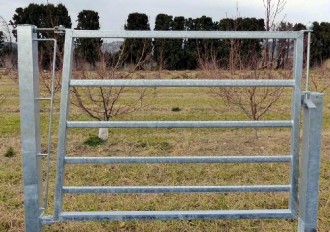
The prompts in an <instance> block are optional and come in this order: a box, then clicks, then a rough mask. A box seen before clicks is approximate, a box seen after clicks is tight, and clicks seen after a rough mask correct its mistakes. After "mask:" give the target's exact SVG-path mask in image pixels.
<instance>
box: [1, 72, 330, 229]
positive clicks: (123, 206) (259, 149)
mask: <svg viewBox="0 0 330 232" xmlns="http://www.w3.org/2000/svg"><path fill="white" fill-rule="evenodd" d="M314 74H315V76H316V77H317V76H318V75H317V73H314ZM136 75H137V76H136V78H150V77H155V78H165V77H167V78H196V77H200V76H201V73H197V72H188V71H182V72H167V71H165V72H145V73H143V72H140V73H137V74H136ZM327 82H328V80H325V79H321V78H320V80H318V84H319V86H326V85H327ZM324 92H325V93H326V95H325V102H324V121H323V123H324V130H323V144H322V165H321V178H320V200H319V205H320V207H319V222H318V225H319V228H318V229H319V231H329V230H330V213H329V212H330V200H329V199H330V187H329V186H330V185H329V181H330V152H329V151H330V147H329V143H328V141H329V139H330V119H329V117H328V115H329V112H330V97H329V95H330V89H325V91H324ZM0 94H6V100H5V102H4V103H3V104H2V105H0V109H1V111H0V120H1V126H0V138H1V139H0V212H1V214H0V231H23V230H24V211H23V189H22V169H21V167H22V163H21V157H20V144H19V143H20V130H19V106H18V104H19V102H18V87H17V85H16V83H14V82H12V81H11V80H10V79H9V78H6V77H3V78H2V79H1V85H0ZM46 94H47V93H46V91H45V95H46ZM289 97H290V93H289V92H285V93H284V94H283V96H282V97H281V99H280V100H279V102H278V103H277V104H276V105H275V106H274V108H273V109H272V110H271V111H270V112H269V113H268V114H267V115H266V116H265V118H266V119H275V118H277V119H287V118H288V117H289V116H290V111H289V107H290V106H289V104H288V99H289ZM58 98H59V97H58V96H57V101H56V104H55V106H56V110H55V112H56V113H55V114H56V115H55V122H54V127H55V133H54V144H53V146H52V148H53V150H54V151H55V149H56V137H57V135H56V133H57V131H56V129H57V120H58V112H59V110H58V106H59V104H58ZM127 98H130V96H129V95H128V96H127ZM173 107H179V108H180V109H181V111H179V112H173V111H172V110H171V109H172V108H173ZM70 111H71V113H70V117H71V119H88V118H87V117H86V116H84V115H82V114H81V112H80V111H79V110H78V109H76V108H74V107H71V108H70ZM119 119H125V120H149V119H150V120H151V119H156V120H215V119H219V120H230V119H232V120H244V119H246V117H245V116H244V115H242V114H241V112H240V111H239V109H236V108H235V107H228V106H226V105H225V104H224V103H223V102H222V101H221V100H219V99H215V98H213V97H211V96H210V94H209V90H207V89H198V88H189V89H188V88H160V89H157V95H156V97H155V96H150V98H149V99H147V105H146V107H145V108H143V109H142V110H140V111H137V112H134V113H133V114H130V115H125V116H122V117H121V118H117V120H119ZM41 123H42V128H43V136H42V138H43V148H45V147H46V144H45V141H46V139H45V138H46V133H45V132H46V125H47V104H46V103H43V105H42V120H41ZM289 132H290V131H289V130H286V129H272V130H266V129H260V130H259V137H260V139H259V140H256V139H251V138H253V131H252V130H250V129H155V130H151V129H113V130H111V131H110V138H109V141H107V142H106V144H104V145H101V146H98V147H97V148H92V147H88V146H86V145H83V141H84V140H86V139H87V138H88V136H89V135H90V134H96V133H97V130H95V129H91V130H87V129H72V130H69V133H68V155H69V156H80V155H83V156H151V155H155V156H167V155H168V156H171V155H176V156H179V155H187V154H191V155H216V154H217V155H252V154H253V155H263V154H271V155H277V154H288V152H289V146H290V142H289ZM10 146H12V147H13V148H14V150H15V151H16V153H17V155H16V156H14V157H11V158H7V157H5V156H4V155H3V154H4V153H5V151H6V150H7V149H8V148H9V147H10ZM53 153H54V152H53ZM54 156H55V155H53V157H52V162H51V165H52V172H51V185H50V193H51V197H50V199H51V202H50V210H49V212H48V213H51V209H52V199H53V193H54V176H55V157H54ZM288 177H289V166H288V165H287V164H263V165H261V164H211V165H205V164H191V165H181V164H166V165H159V164H148V165H104V166H102V165H85V166H67V168H66V179H65V184H67V185H99V186H103V185H104V186H105V185H151V184H154V185H207V184H209V185H218V184H219V185H237V184H261V183H263V184H287V183H288ZM287 204H288V194H284V193H277V194H269V193H268V194H250V193H248V194H146V195H138V194H128V195H97V196H96V195H92V194H88V195H66V196H65V200H64V208H65V210H190V209H192V210H193V209H260V208H266V209H267V208H286V207H287ZM296 224H297V222H296V221H293V222H292V221H287V220H238V221H232V220H230V221H221V220H217V221H142V222H87V223H61V224H55V225H52V226H51V227H48V228H47V229H46V231H296Z"/></svg>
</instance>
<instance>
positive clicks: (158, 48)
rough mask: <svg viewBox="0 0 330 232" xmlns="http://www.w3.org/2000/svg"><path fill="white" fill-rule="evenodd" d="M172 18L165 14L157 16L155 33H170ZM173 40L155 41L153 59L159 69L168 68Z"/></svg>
mask: <svg viewBox="0 0 330 232" xmlns="http://www.w3.org/2000/svg"><path fill="white" fill-rule="evenodd" d="M172 24H173V17H172V16H170V15H166V14H158V15H157V17H156V21H155V29H154V30H155V31H170V30H171V29H172ZM172 44H173V39H155V41H154V59H155V61H156V62H157V64H158V66H159V68H160V69H163V68H168V62H169V57H170V56H171V53H172V52H173V51H172Z"/></svg>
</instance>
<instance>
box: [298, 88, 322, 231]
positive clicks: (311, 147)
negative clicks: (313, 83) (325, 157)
mask: <svg viewBox="0 0 330 232" xmlns="http://www.w3.org/2000/svg"><path fill="white" fill-rule="evenodd" d="M322 104H323V94H321V93H310V95H309V97H308V98H307V99H306V98H305V99H304V104H303V106H304V110H303V111H304V128H303V144H302V160H301V162H302V165H301V175H300V189H299V201H300V202H299V215H298V231H299V232H314V231H315V232H316V231H317V210H318V191H319V176H320V156H321V155H320V154H321V131H322Z"/></svg>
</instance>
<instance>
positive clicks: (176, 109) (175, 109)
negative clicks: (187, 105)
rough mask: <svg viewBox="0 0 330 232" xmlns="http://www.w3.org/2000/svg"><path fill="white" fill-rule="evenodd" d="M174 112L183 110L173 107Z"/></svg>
mask: <svg viewBox="0 0 330 232" xmlns="http://www.w3.org/2000/svg"><path fill="white" fill-rule="evenodd" d="M172 111H173V112H180V111H181V109H180V107H172Z"/></svg>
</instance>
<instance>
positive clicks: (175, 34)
mask: <svg viewBox="0 0 330 232" xmlns="http://www.w3.org/2000/svg"><path fill="white" fill-rule="evenodd" d="M65 31H66V34H70V35H71V36H72V37H74V38H132V39H133V38H134V39H148V38H149V39H152V38H159V39H182V38H185V39H297V38H298V37H300V36H302V35H303V34H304V32H306V30H301V31H107V30H98V31H95V30H72V29H66V30H65Z"/></svg>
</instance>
